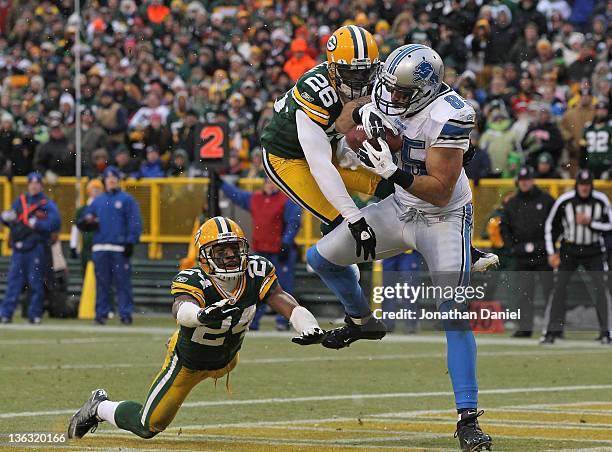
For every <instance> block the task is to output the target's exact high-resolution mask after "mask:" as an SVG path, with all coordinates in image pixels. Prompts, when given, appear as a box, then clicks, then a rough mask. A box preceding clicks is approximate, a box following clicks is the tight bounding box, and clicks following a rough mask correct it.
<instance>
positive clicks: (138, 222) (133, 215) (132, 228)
mask: <svg viewBox="0 0 612 452" xmlns="http://www.w3.org/2000/svg"><path fill="white" fill-rule="evenodd" d="M128 199H129V201H128V209H129V210H128V212H127V214H128V231H127V243H132V244H136V243H138V242H139V240H140V234H142V217H141V216H140V208H139V207H138V203H137V202H136V200H134V198H132V197H131V196H130V197H129V198H128Z"/></svg>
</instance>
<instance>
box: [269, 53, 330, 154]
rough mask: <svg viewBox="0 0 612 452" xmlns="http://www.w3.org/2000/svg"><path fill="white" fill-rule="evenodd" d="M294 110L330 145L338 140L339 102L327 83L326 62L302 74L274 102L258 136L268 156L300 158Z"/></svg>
mask: <svg viewBox="0 0 612 452" xmlns="http://www.w3.org/2000/svg"><path fill="white" fill-rule="evenodd" d="M298 110H302V111H303V112H304V113H306V115H307V116H308V117H309V118H310V119H312V120H313V121H314V122H315V124H318V125H319V126H320V127H321V128H322V129H323V130H324V131H325V133H326V134H327V137H328V139H329V140H330V142H331V143H332V146H334V145H335V144H336V142H337V141H338V140H339V139H340V138H341V137H342V135H340V134H338V132H336V127H335V123H336V119H338V116H340V113H341V112H342V101H341V100H340V97H339V95H338V93H337V92H336V90H335V89H334V87H333V86H332V83H331V81H330V78H329V71H328V70H327V62H325V63H321V64H319V65H318V66H315V67H314V68H312V69H311V70H309V71H308V72H306V73H305V74H304V75H302V76H301V77H300V79H299V80H298V81H297V83H296V84H295V86H294V87H293V88H291V89H290V90H289V91H287V92H286V93H285V94H284V95H283V96H282V97H280V98H278V99H276V102H274V114H273V115H272V119H271V120H270V122H269V123H268V124H267V125H266V127H265V128H264V130H263V132H262V135H261V144H262V146H263V147H264V148H265V149H266V151H268V152H269V153H270V154H273V155H276V156H278V157H283V158H287V159H303V158H304V151H303V150H302V146H301V145H300V141H299V139H298V133H297V124H296V120H295V113H296V111H298Z"/></svg>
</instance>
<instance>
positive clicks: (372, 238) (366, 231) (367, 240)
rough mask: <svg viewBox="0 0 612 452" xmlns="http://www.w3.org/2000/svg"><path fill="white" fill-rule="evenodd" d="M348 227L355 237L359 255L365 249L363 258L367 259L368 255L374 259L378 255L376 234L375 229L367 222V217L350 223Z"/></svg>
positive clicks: (358, 255)
mask: <svg viewBox="0 0 612 452" xmlns="http://www.w3.org/2000/svg"><path fill="white" fill-rule="evenodd" d="M348 228H349V230H350V231H351V234H353V237H354V238H355V242H356V251H355V252H356V254H357V257H360V256H361V250H363V258H364V259H365V260H366V261H367V260H368V256H370V257H372V259H374V258H375V256H376V234H374V230H373V229H372V228H371V227H370V225H369V224H368V223H367V222H366V219H365V218H364V217H361V218H360V219H359V220H357V221H355V222H354V223H349V224H348Z"/></svg>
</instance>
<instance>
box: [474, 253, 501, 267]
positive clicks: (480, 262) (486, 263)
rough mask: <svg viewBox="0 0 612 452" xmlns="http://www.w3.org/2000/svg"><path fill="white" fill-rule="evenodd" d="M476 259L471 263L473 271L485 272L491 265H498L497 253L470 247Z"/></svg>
mask: <svg viewBox="0 0 612 452" xmlns="http://www.w3.org/2000/svg"><path fill="white" fill-rule="evenodd" d="M472 252H473V253H474V254H475V257H476V260H475V261H474V262H473V263H472V271H473V272H486V271H487V270H488V269H489V268H491V267H497V266H498V265H499V257H498V256H497V254H493V253H485V252H483V251H480V250H479V249H476V248H472Z"/></svg>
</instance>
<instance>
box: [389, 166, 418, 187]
mask: <svg viewBox="0 0 612 452" xmlns="http://www.w3.org/2000/svg"><path fill="white" fill-rule="evenodd" d="M387 180H388V181H389V182H393V183H394V184H397V185H399V186H400V187H402V188H403V189H404V190H408V189H409V188H410V186H411V185H412V183H413V182H414V176H413V175H412V174H411V173H407V172H406V171H403V170H401V169H399V168H398V169H397V170H395V173H393V174H392V175H391V176H390V177H389V178H388V179H387Z"/></svg>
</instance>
